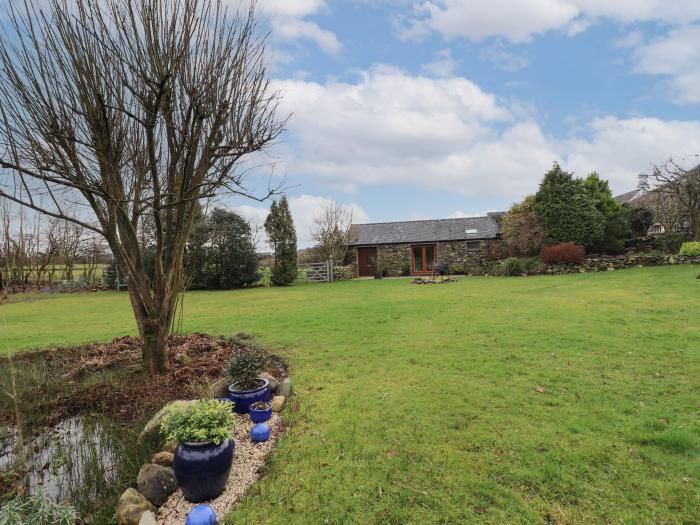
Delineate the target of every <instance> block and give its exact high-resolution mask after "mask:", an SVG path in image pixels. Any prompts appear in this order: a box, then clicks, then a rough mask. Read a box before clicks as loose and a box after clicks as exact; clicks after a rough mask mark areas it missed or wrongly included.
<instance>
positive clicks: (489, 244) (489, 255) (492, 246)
mask: <svg viewBox="0 0 700 525" xmlns="http://www.w3.org/2000/svg"><path fill="white" fill-rule="evenodd" d="M481 255H483V257H484V259H487V260H489V261H500V260H501V259H506V258H508V257H512V256H513V255H514V254H513V253H512V251H511V248H510V246H508V243H507V242H505V241H502V240H497V241H486V242H483V243H481Z"/></svg>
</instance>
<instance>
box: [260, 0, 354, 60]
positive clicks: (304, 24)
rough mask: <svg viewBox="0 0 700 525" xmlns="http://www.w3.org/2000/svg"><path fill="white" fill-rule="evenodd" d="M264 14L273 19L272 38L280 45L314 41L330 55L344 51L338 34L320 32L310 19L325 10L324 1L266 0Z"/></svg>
mask: <svg viewBox="0 0 700 525" xmlns="http://www.w3.org/2000/svg"><path fill="white" fill-rule="evenodd" d="M259 6H260V9H261V11H262V12H263V13H264V14H265V15H267V16H269V17H270V23H271V25H272V36H273V38H274V39H276V40H279V41H287V42H288V41H294V40H299V39H306V40H311V41H313V42H315V43H316V44H318V46H319V47H320V48H321V49H322V50H323V51H324V52H325V53H327V54H329V55H336V54H338V53H340V51H341V50H342V47H343V46H342V44H341V43H340V41H339V40H338V37H337V36H336V35H335V33H333V32H331V31H328V30H326V29H323V28H321V27H320V26H319V25H318V24H317V23H316V22H313V21H311V20H308V19H307V17H309V16H312V15H315V14H318V13H319V12H320V11H322V10H323V9H325V8H326V2H325V0H263V1H262V2H260V3H259Z"/></svg>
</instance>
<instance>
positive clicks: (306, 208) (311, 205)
mask: <svg viewBox="0 0 700 525" xmlns="http://www.w3.org/2000/svg"><path fill="white" fill-rule="evenodd" d="M332 202H333V201H332V200H331V199H329V198H328V197H322V196H318V195H306V194H303V195H298V196H293V197H289V210H290V212H291V214H292V219H293V220H294V226H295V228H296V232H297V244H298V246H299V247H300V248H306V247H309V246H311V245H313V241H312V240H311V231H312V229H313V225H314V217H316V216H318V215H319V214H320V213H321V211H323V209H324V208H325V207H327V206H328V205H330V204H331V203H332ZM344 205H345V206H347V207H348V208H350V210H351V211H352V220H353V222H354V223H364V222H368V221H369V216H368V215H367V212H366V211H365V210H364V209H363V208H362V207H361V206H359V205H358V204H355V203H350V204H344ZM232 209H233V210H234V211H235V212H236V213H238V214H240V215H241V216H242V217H244V218H245V219H246V220H247V221H249V222H250V223H251V225H256V224H257V225H262V224H264V223H265V219H266V218H267V214H268V213H269V211H270V210H269V207H262V206H251V205H249V204H242V205H238V206H233V207H232ZM263 237H264V236H263ZM259 249H260V250H263V251H265V250H269V249H270V247H269V246H268V245H267V244H266V243H265V242H263V243H261V245H260V247H259Z"/></svg>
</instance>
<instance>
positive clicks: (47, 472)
mask: <svg viewBox="0 0 700 525" xmlns="http://www.w3.org/2000/svg"><path fill="white" fill-rule="evenodd" d="M3 435H4V439H2V436H3ZM16 439H17V436H16V432H14V431H13V430H12V429H4V430H2V429H0V470H4V469H8V468H10V469H11V468H16V467H17V465H18V461H20V458H19V457H18V456H17V455H16V453H15V450H14V448H15V447H14V445H15V442H16ZM29 450H30V452H29V454H28V469H29V472H28V483H29V490H30V492H33V491H36V489H38V488H42V489H43V490H44V492H45V493H46V494H47V495H48V496H49V497H51V498H52V499H54V500H56V501H60V502H64V501H65V502H69V503H71V504H72V505H73V506H74V507H75V508H76V509H77V510H78V513H79V514H80V515H81V517H83V521H82V522H83V523H102V521H101V520H102V519H103V518H105V517H107V516H109V515H110V514H113V512H114V505H115V503H116V498H118V497H119V494H120V493H121V491H123V490H124V488H125V487H126V486H128V485H130V484H132V483H133V482H134V481H135V479H136V474H135V472H138V466H139V465H140V464H141V463H142V462H143V456H144V454H143V451H140V450H139V449H138V447H136V446H135V436H134V433H133V432H132V431H130V430H129V429H125V428H124V427H121V426H119V425H116V424H114V423H111V422H109V421H107V420H101V419H96V418H89V417H74V418H69V419H65V420H63V421H62V422H61V423H59V424H58V425H56V426H55V427H52V428H50V429H48V430H46V431H43V432H42V433H40V434H39V435H36V436H35V437H34V438H32V440H31V445H30V446H29ZM134 469H136V470H135V471H134ZM90 518H92V519H90Z"/></svg>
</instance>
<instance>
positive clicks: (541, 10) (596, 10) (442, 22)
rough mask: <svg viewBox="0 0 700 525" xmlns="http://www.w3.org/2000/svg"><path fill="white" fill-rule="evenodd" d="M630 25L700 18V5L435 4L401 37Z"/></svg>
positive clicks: (513, 36)
mask: <svg viewBox="0 0 700 525" xmlns="http://www.w3.org/2000/svg"><path fill="white" fill-rule="evenodd" d="M600 18H607V19H611V20H613V21H616V22H619V23H623V24H629V23H634V22H647V21H655V22H662V23H668V24H680V23H687V22H689V21H693V20H698V19H700V2H698V1H697V0H613V1H611V0H429V1H425V2H422V3H419V4H417V6H416V7H415V16H414V17H413V18H412V19H409V20H408V23H407V25H406V26H405V27H404V28H403V30H402V31H401V32H400V35H401V36H403V37H407V38H410V37H420V36H424V35H425V34H426V33H428V32H430V31H437V32H439V33H442V34H443V35H445V36H447V37H463V38H467V39H470V40H473V41H481V40H484V39H485V38H489V37H503V38H506V39H508V40H510V41H511V42H528V41H530V40H531V39H532V37H533V36H534V35H537V34H542V33H545V32H547V31H552V30H560V31H565V32H567V33H568V34H570V35H574V34H576V33H578V32H580V31H583V30H585V29H586V28H587V27H588V26H589V25H590V24H592V23H593V22H594V21H595V20H596V19H600Z"/></svg>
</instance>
